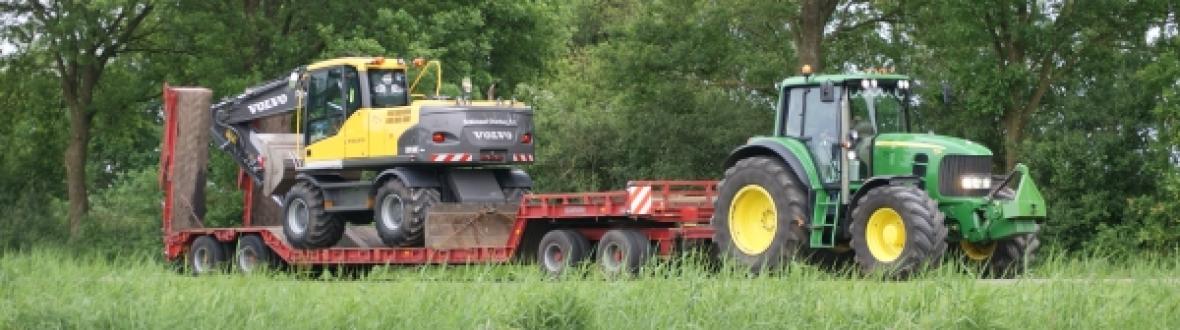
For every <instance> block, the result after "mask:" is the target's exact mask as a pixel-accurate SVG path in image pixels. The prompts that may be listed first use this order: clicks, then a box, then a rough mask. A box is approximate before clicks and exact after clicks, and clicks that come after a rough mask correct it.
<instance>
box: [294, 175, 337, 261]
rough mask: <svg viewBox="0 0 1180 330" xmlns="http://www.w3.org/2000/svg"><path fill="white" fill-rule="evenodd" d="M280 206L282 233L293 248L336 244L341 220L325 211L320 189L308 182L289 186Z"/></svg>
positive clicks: (315, 247) (314, 247)
mask: <svg viewBox="0 0 1180 330" xmlns="http://www.w3.org/2000/svg"><path fill="white" fill-rule="evenodd" d="M283 205H285V206H286V207H285V209H284V212H283V233H284V234H286V236H287V242H289V243H291V245H292V246H294V247H297V248H301V249H318V248H325V247H329V246H332V245H336V242H338V241H340V237H342V236H343V235H344V225H345V224H344V221H342V220H340V219H337V218H336V216H335V215H334V214H331V213H328V212H325V211H324V197H323V192H321V191H320V189H319V188H317V187H315V186H312V185H311V184H310V183H307V182H299V183H296V184H295V185H294V186H292V187H291V190H290V191H287V198H286V201H285V202H284V203H283Z"/></svg>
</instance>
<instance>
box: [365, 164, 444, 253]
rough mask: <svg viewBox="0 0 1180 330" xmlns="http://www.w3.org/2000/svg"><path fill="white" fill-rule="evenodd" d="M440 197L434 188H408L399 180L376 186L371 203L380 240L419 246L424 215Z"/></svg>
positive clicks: (387, 243) (424, 226)
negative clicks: (373, 200) (375, 194)
mask: <svg viewBox="0 0 1180 330" xmlns="http://www.w3.org/2000/svg"><path fill="white" fill-rule="evenodd" d="M441 196H442V194H441V193H439V191H438V189H435V188H408V187H406V185H405V184H404V183H402V182H401V180H397V179H392V180H389V181H386V182H385V184H383V185H382V186H381V188H380V189H377V196H376V197H377V199H376V200H375V201H376V202H377V204H376V205H374V206H373V207H374V209H373V215H374V216H375V217H376V221H374V222H376V224H377V235H378V236H381V241H382V242H383V243H385V245H388V246H394V247H399V246H421V245H422V243H423V238H424V237H423V236H424V235H423V234H424V229H425V228H426V216H427V215H428V213H429V212H430V207H431V206H434V205H435V204H438V202H439V200H440V199H441Z"/></svg>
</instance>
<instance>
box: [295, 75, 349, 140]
mask: <svg viewBox="0 0 1180 330" xmlns="http://www.w3.org/2000/svg"><path fill="white" fill-rule="evenodd" d="M351 76H352V77H353V79H356V78H355V77H356V74H355V72H354V73H353V74H352V75H351ZM347 79H348V74H347V71H346V70H345V69H343V68H342V67H333V68H327V69H321V70H315V71H312V72H311V74H310V79H309V80H310V81H309V83H308V88H307V89H308V90H307V105H306V107H305V109H306V111H305V114H306V116H305V119H304V122H303V123H301V125H302V126H303V132H304V133H303V136H304V143H306V145H307V148H306V149H305V151H304V152H305V155H306V157H307V158H308V160H309V161H312V160H316V159H320V160H335V159H341V158H343V156H344V140H345V138H344V137H343V135H344V134H343V133H344V132H343V131H344V130H343V126H344V121H345V120H346V119H347V118H348V114H349V112H350V111H349V108H350V107H351V108H352V109H353V110H355V106H354V104H353V102H355V101H353V100H357V99H359V97H357V98H353V99H352V100H350V99H349V91H348V89H349V86H350V84H349V83H348V82H347ZM350 101H352V102H350Z"/></svg>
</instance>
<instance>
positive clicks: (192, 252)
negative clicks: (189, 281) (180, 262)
mask: <svg viewBox="0 0 1180 330" xmlns="http://www.w3.org/2000/svg"><path fill="white" fill-rule="evenodd" d="M225 259H226V258H225V247H223V246H221V242H218V241H217V239H214V238H213V236H208V235H206V236H201V237H197V239H194V240H193V243H192V245H189V249H188V255H186V256H185V265H186V266H187V267H188V269H189V272H190V273H191V274H193V275H196V276H199V275H208V274H214V273H218V272H222V271H224V270H225V266H226V260H225Z"/></svg>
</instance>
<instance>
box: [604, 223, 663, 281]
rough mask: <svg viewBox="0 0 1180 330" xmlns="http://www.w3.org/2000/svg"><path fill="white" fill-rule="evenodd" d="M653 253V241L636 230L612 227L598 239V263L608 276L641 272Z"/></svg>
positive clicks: (614, 276) (613, 276)
mask: <svg viewBox="0 0 1180 330" xmlns="http://www.w3.org/2000/svg"><path fill="white" fill-rule="evenodd" d="M650 254H651V241H650V240H648V239H647V236H644V235H643V233H640V232H639V231H636V230H631V229H612V230H609V231H607V232H606V234H603V235H602V239H601V240H599V241H598V251H597V256H598V264H599V266H601V267H602V272H603V273H604V274H606V276H607V277H610V278H617V277H620V276H630V275H635V274H638V273H639V269H640V267H642V266H643V264H644V263H646V262H647V258H648V256H649V255H650Z"/></svg>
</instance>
